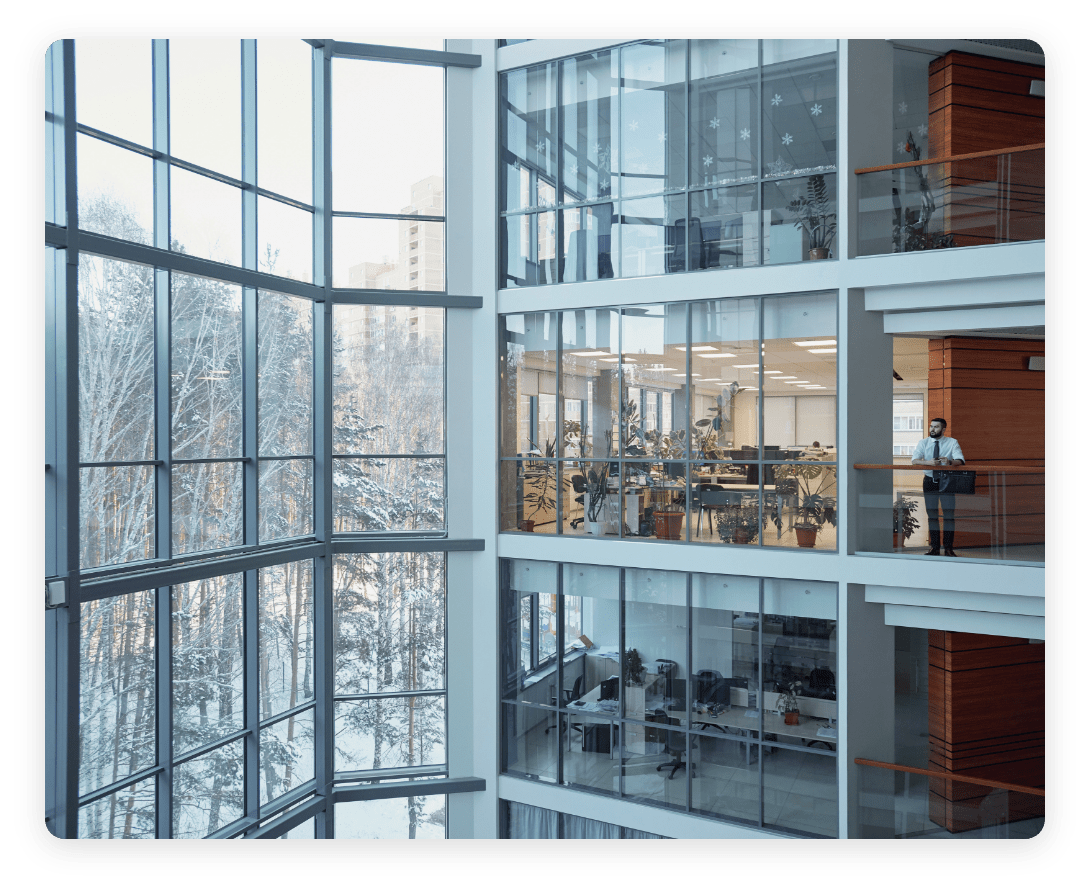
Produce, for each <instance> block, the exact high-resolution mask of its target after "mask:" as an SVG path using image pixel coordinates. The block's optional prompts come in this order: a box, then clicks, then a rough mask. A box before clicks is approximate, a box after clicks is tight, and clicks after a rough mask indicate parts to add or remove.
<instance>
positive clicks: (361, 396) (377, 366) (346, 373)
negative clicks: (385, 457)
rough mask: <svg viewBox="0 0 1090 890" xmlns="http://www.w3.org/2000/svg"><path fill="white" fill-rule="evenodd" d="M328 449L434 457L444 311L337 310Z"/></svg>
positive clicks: (439, 443)
mask: <svg viewBox="0 0 1090 890" xmlns="http://www.w3.org/2000/svg"><path fill="white" fill-rule="evenodd" d="M333 322H334V338H335V340H336V341H337V343H338V345H339V347H340V348H338V349H336V350H335V351H334V358H333V412H334V423H333V448H334V451H335V452H336V453H339V454H441V453H442V452H443V450H444V448H445V442H446V430H445V424H444V415H445V412H444V404H445V397H446V391H445V376H446V375H445V347H446V331H445V328H446V315H445V310H443V309H438V308H428V307H392V306H390V307H387V306H337V307H336V309H335V310H334V314H333Z"/></svg>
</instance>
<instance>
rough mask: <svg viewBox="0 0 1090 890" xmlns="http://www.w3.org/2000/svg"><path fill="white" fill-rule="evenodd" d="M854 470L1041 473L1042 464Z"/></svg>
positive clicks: (897, 466)
mask: <svg viewBox="0 0 1090 890" xmlns="http://www.w3.org/2000/svg"><path fill="white" fill-rule="evenodd" d="M852 469H855V470H919V471H922V472H925V473H926V472H929V471H931V470H938V471H939V472H948V471H950V470H955V471H956V470H974V471H976V472H978V473H1027V474H1030V473H1043V472H1044V471H1045V465H1044V464H974V463H965V464H956V465H952V464H947V465H944V466H941V467H937V466H934V465H932V464H852Z"/></svg>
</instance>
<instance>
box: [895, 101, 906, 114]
mask: <svg viewBox="0 0 1090 890" xmlns="http://www.w3.org/2000/svg"><path fill="white" fill-rule="evenodd" d="M897 110H898V111H899V112H901V114H908V105H907V103H905V102H902V103H901V104H900V105H898V106H897Z"/></svg>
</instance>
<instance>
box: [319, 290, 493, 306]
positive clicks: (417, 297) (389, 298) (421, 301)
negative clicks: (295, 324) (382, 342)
mask: <svg viewBox="0 0 1090 890" xmlns="http://www.w3.org/2000/svg"><path fill="white" fill-rule="evenodd" d="M332 301H333V303H334V304H337V303H346V304H351V305H356V306H438V307H440V308H446V309H480V308H481V307H482V306H483V305H484V299H483V298H481V297H464V296H458V295H456V294H444V293H441V292H439V291H420V290H357V289H355V288H334V290H333V300H332Z"/></svg>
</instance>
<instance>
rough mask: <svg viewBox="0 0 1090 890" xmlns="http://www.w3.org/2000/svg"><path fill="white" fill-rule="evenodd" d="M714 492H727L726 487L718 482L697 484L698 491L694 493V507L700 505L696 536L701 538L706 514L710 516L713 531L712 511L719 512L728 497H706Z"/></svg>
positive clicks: (709, 524) (709, 525)
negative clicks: (701, 529) (701, 528)
mask: <svg viewBox="0 0 1090 890" xmlns="http://www.w3.org/2000/svg"><path fill="white" fill-rule="evenodd" d="M713 491H726V486H725V485H719V484H718V483H716V482H698V483H697V484H696V490H695V491H694V492H693V502H694V506H695V505H696V504H697V503H699V511H698V513H697V518H696V534H697V537H700V527H701V525H702V524H703V521H704V514H705V513H707V514H708V529H709V531H710V530H711V529H712V517H711V512H712V510H716V511H718V510H719V509H720V508H721V507H722V506H723V505H724V503H725V502H726V496H725V495H723V496H720V497H715V496H712V497H705V495H706V494H707V493H708V492H713Z"/></svg>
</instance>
